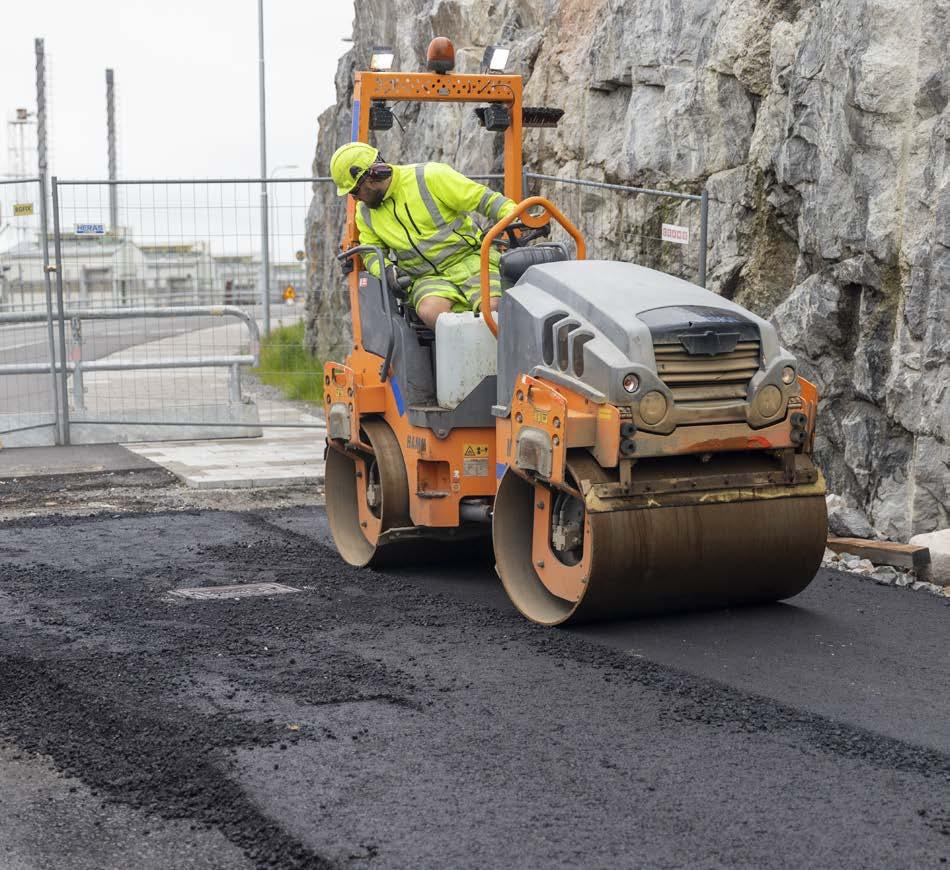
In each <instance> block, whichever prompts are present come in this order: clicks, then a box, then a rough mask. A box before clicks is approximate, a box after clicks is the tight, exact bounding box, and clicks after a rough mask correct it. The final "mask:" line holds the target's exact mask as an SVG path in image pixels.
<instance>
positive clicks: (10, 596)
mask: <svg viewBox="0 0 950 870" xmlns="http://www.w3.org/2000/svg"><path fill="white" fill-rule="evenodd" d="M750 558H754V553H752V552H750ZM699 570H701V566H699ZM265 581H267V582H277V583H283V584H286V585H288V586H291V587H294V588H296V589H299V590H301V591H299V592H297V593H294V594H288V595H275V596H271V597H264V598H246V599H242V600H223V601H220V600H219V601H189V600H182V599H176V598H173V597H171V596H170V595H169V594H168V593H169V591H170V590H172V589H175V588H180V587H191V586H211V585H228V584H241V583H253V582H265ZM948 620H950V607H948V603H947V599H941V598H937V597H935V596H932V595H929V594H926V593H913V592H911V591H909V590H903V589H895V588H891V587H883V586H877V585H875V584H874V583H872V582H869V581H867V580H859V579H856V578H854V577H851V576H847V575H843V574H838V573H835V572H826V571H823V572H821V573H820V574H819V575H818V577H817V578H816V580H815V581H814V582H813V583H812V585H811V586H810V587H809V588H808V589H807V590H806V591H805V592H804V593H802V594H801V595H800V596H798V597H796V598H795V599H793V600H792V601H791V602H789V603H787V604H782V605H775V606H772V607H760V608H755V609H749V610H731V611H718V612H714V613H706V614H692V615H685V616H676V617H666V618H654V619H649V620H639V621H628V622H624V623H618V624H612V625H599V626H588V627H585V628H579V629H572V630H568V631H565V630H545V629H542V628H539V627H536V626H533V625H530V624H528V623H526V622H525V621H524V620H522V619H521V618H520V617H519V616H518V615H517V614H515V613H514V612H513V611H512V608H511V607H510V605H509V604H508V602H507V599H506V598H505V597H504V594H503V592H502V591H501V589H500V587H499V583H498V581H497V579H496V578H495V577H494V574H493V572H492V570H491V563H490V561H489V560H486V561H483V562H469V563H467V564H461V565H448V566H447V565H430V566H426V567H416V568H404V569H400V570H388V571H370V570H362V571H361V570H356V569H352V568H350V567H348V566H346V565H344V564H342V563H341V561H340V560H339V558H338V557H337V556H336V554H335V553H334V551H333V550H332V549H331V548H330V547H329V546H327V537H326V517H325V514H324V512H323V510H322V509H321V508H316V507H308V508H294V509H287V510H277V511H258V512H256V513H228V512H213V511H204V512H197V511H195V512H180V513H169V514H137V515H116V516H112V515H101V516H94V517H83V518H73V519H64V518H45V519H42V520H40V519H24V520H18V521H14V522H9V523H6V524H2V525H0V786H2V787H0V819H2V822H0V866H2V867H3V868H4V870H6V868H13V870H21V868H24V870H26V868H29V870H32V868H40V867H42V868H58V867H63V868H66V867H69V868H112V867H116V868H119V867H129V866H135V867H143V868H160V867H201V868H204V867H209V868H210V867H214V868H218V867H222V868H232V867H233V868H245V867H247V868H250V867H268V866H269V867H324V866H341V867H346V866H352V867H433V868H450V867H451V868H454V867H539V868H541V867H543V868H548V867H737V866H742V867H757V868H759V867H796V868H798V867H803V866H808V867H872V866H873V867H895V868H897V867H901V868H903V867H942V866H946V864H947V862H948V860H950V669H948V668H947V667H946V657H947V638H948V637H950V632H948Z"/></svg>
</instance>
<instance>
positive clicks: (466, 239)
mask: <svg viewBox="0 0 950 870" xmlns="http://www.w3.org/2000/svg"><path fill="white" fill-rule="evenodd" d="M330 175H331V176H332V178H333V180H334V181H335V182H336V186H337V194H338V195H339V196H346V195H347V194H350V195H351V196H353V197H355V198H356V199H357V200H359V202H358V204H357V208H356V226H357V228H358V230H359V240H360V244H361V245H376V246H378V247H379V248H380V249H381V250H382V251H383V252H384V254H385V253H386V252H389V257H390V258H391V259H394V260H395V263H394V264H393V265H387V264H380V263H379V262H377V260H378V258H377V257H376V255H375V254H371V253H368V254H364V255H363V263H364V264H365V266H366V268H367V269H368V270H369V271H370V272H371V273H372V274H373V275H375V276H376V277H377V278H378V277H379V276H380V268H381V265H385V268H387V269H388V270H390V271H389V275H390V276H391V278H392V277H394V276H395V275H396V274H400V273H401V274H405V275H408V276H409V277H410V278H411V279H412V283H411V285H410V287H409V290H408V302H409V304H410V305H411V306H412V307H413V308H415V310H416V313H417V314H418V315H419V317H420V319H421V320H422V321H423V323H425V324H426V325H427V326H429V327H434V326H435V322H436V320H437V319H438V317H439V315H440V314H445V313H446V312H449V311H455V312H458V311H474V310H478V308H479V305H480V302H481V295H482V291H481V245H482V233H481V230H480V229H479V228H478V227H477V226H476V224H475V222H474V221H473V220H472V218H471V216H470V213H472V212H478V214H481V215H484V216H485V217H486V218H488V219H489V220H490V221H491V222H492V223H496V222H497V221H499V220H500V219H501V218H503V217H505V216H507V215H508V214H510V213H511V211H512V210H513V209H514V207H515V203H514V202H513V201H512V200H510V199H508V197H506V196H504V195H503V194H501V193H498V192H497V191H494V190H491V189H490V188H488V187H485V185H483V184H478V183H477V182H475V181H472V180H471V179H470V178H466V177H465V176H464V175H462V174H461V173H459V172H456V171H455V170H454V169H453V168H452V167H451V166H448V165H447V164H445V163H418V164H409V165H396V164H390V163H386V162H384V161H383V159H382V157H381V156H380V154H379V151H378V150H377V149H376V148H373V146H372V145H367V144H366V143H365V142H348V143H347V144H346V145H343V146H341V147H340V148H338V149H337V150H336V152H335V153H334V154H333V157H332V158H331V160H330ZM499 256H500V255H499V253H498V251H497V250H496V249H494V248H492V250H491V252H490V255H489V263H490V267H489V278H490V281H489V287H490V294H491V296H490V300H489V304H490V305H491V308H492V310H493V311H495V310H497V308H498V298H499V297H500V296H501V278H500V276H499V273H498V262H499Z"/></svg>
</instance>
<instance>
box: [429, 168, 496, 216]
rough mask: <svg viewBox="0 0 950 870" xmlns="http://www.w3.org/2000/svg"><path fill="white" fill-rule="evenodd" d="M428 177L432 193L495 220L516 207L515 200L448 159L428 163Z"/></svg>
mask: <svg viewBox="0 0 950 870" xmlns="http://www.w3.org/2000/svg"><path fill="white" fill-rule="evenodd" d="M425 177H426V186H427V187H428V188H429V190H431V191H432V195H433V196H435V197H436V199H438V200H440V201H441V202H444V203H445V204H446V206H448V207H449V208H450V209H452V210H453V211H456V212H466V211H474V212H478V213H479V214H481V215H484V216H485V217H487V218H488V219H489V220H490V221H491V222H492V223H495V222H496V221H499V220H501V219H502V218H503V217H507V215H509V214H510V213H511V211H512V209H514V207H515V203H514V201H513V200H510V199H508V197H507V196H505V195H504V194H503V193H499V192H498V191H497V190H492V189H491V188H490V187H485V185H484V184H479V183H478V182H477V181H472V179H471V178H467V177H466V176H464V175H462V173H461V172H456V171H455V170H454V169H453V168H452V167H451V166H449V165H448V164H446V163H427V164H426V168H425Z"/></svg>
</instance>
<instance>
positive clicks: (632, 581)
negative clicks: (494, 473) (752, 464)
mask: <svg viewBox="0 0 950 870" xmlns="http://www.w3.org/2000/svg"><path fill="white" fill-rule="evenodd" d="M569 471H570V474H571V477H572V478H573V480H574V481H575V482H576V481H580V480H588V481H594V482H601V481H606V480H607V479H608V476H607V473H606V472H605V471H604V469H602V468H601V467H600V466H599V465H598V464H597V463H596V461H595V460H594V459H593V458H592V457H591V456H590V455H589V454H586V453H584V454H583V455H581V456H576V455H575V456H574V457H573V458H572V460H571V461H569ZM804 491H806V492H809V494H808V495H802V496H799V497H796V496H794V495H792V496H786V497H781V498H770V499H764V500H762V499H757V500H748V501H734V502H726V503H709V504H692V505H685V506H672V507H652V508H643V509H635V510H616V511H612V512H606V513H592V512H588V511H586V510H585V511H584V517H583V530H584V544H583V546H584V555H583V558H580V559H579V561H578V563H577V564H576V565H574V566H568V565H560V564H559V565H557V566H556V568H557V572H551V566H550V565H549V564H544V563H545V559H538V558H537V555H538V553H537V550H535V552H534V553H533V554H532V540H533V538H534V536H535V535H536V534H537V532H536V530H535V528H534V525H535V522H538V521H539V520H538V517H539V515H540V512H539V509H538V508H539V505H543V503H544V495H543V494H541V495H539V492H541V493H544V492H548V493H549V496H548V497H550V490H544V489H540V488H538V487H537V485H536V484H532V483H530V482H528V481H526V480H524V479H523V478H521V477H519V476H518V475H517V474H515V473H514V472H512V471H510V470H509V471H508V472H507V473H506V475H505V477H504V479H503V480H502V483H501V486H500V488H499V492H498V497H497V499H496V503H495V521H494V528H493V536H494V546H495V558H496V562H497V564H498V571H499V574H500V575H501V578H502V582H503V583H504V586H505V589H506V591H507V592H508V595H509V597H510V598H511V600H512V602H513V603H514V604H515V606H516V607H517V608H518V609H519V610H520V611H521V612H522V613H523V614H524V615H525V616H526V617H528V618H529V619H532V620H534V621H535V622H539V623H542V624H546V625H557V624H562V623H567V622H583V621H594V620H602V619H615V618H621V617H629V616H635V615H640V614H650V613H662V612H671V611H682V610H696V609H708V608H716V607H727V606H732V605H738V604H754V603H762V602H772V601H778V600H781V599H784V598H790V597H792V596H794V595H797V594H798V593H799V592H801V591H802V590H803V589H804V588H805V587H806V586H807V585H808V584H809V583H810V582H811V580H812V578H813V577H814V576H815V573H816V571H817V570H818V567H819V566H820V564H821V557H822V553H823V552H824V546H825V540H826V537H827V514H826V506H825V500H824V498H823V497H822V496H821V495H815V494H811V493H813V490H808V489H805V490H804ZM545 533H546V531H545ZM548 561H550V556H548ZM568 561H570V560H568ZM541 574H543V575H544V577H545V580H544V581H542V579H541V577H540V576H539V575H541ZM558 584H560V586H559V585H558ZM552 588H553V589H556V590H558V592H559V593H560V594H554V593H553V592H552V591H551V589H552Z"/></svg>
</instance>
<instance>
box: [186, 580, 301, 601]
mask: <svg viewBox="0 0 950 870" xmlns="http://www.w3.org/2000/svg"><path fill="white" fill-rule="evenodd" d="M299 591H300V590H299V589H294V587H293V586H284V585H283V584H282V583H242V584H241V585H240V586H199V587H196V588H195V589H172V590H171V592H170V593H169V594H170V595H174V596H176V597H177V598H198V599H206V598H251V597H252V596H254V595H284V594H286V593H287V592H299Z"/></svg>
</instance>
